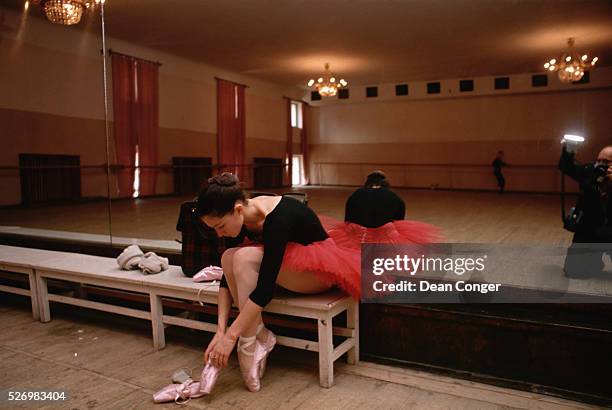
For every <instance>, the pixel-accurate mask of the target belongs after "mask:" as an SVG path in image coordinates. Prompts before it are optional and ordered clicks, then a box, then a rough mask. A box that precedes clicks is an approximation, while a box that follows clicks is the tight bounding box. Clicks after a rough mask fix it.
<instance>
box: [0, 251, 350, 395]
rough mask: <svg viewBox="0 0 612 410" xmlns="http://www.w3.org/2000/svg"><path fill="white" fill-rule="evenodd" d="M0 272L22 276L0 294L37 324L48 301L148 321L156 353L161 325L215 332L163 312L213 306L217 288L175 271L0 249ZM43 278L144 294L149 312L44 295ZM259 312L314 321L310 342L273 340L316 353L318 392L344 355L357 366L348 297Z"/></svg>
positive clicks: (334, 295) (293, 302) (282, 304)
mask: <svg viewBox="0 0 612 410" xmlns="http://www.w3.org/2000/svg"><path fill="white" fill-rule="evenodd" d="M0 269H1V270H4V271H7V272H13V273H22V274H27V275H28V277H29V283H30V289H29V290H27V289H22V288H16V287H8V286H0V291H5V292H11V293H17V294H21V295H24V296H29V297H30V298H31V301H32V312H33V317H34V319H35V320H37V319H40V321H41V322H43V323H46V322H49V321H51V309H50V302H56V303H64V304H68V305H72V306H78V307H83V308H89V309H95V310H100V311H104V312H110V313H115V314H119V315H124V316H129V317H135V318H138V319H144V320H148V321H150V322H151V327H152V336H153V347H154V349H156V350H158V349H162V348H164V347H165V346H166V339H165V334H164V329H165V326H167V325H174V326H182V327H187V328H191V329H197V330H204V331H208V332H215V331H216V329H217V325H216V323H215V324H213V323H207V322H202V321H199V320H194V319H189V318H183V317H178V316H173V315H169V314H165V313H164V307H163V300H164V299H179V300H182V301H189V302H199V303H202V304H210V305H216V303H217V294H218V291H219V288H218V285H214V286H211V285H210V284H208V283H195V282H193V281H192V279H191V278H188V277H186V276H185V275H183V273H182V271H181V268H180V267H179V266H174V265H171V266H170V267H169V269H167V270H165V271H163V272H161V273H159V274H154V275H145V274H143V273H142V272H140V271H125V270H121V269H119V267H118V266H117V262H116V261H115V259H114V258H106V257H100V256H93V255H84V254H78V253H69V252H56V251H47V250H38V249H29V248H21V247H13V246H4V245H0ZM48 279H55V280H62V281H67V282H72V283H77V284H86V285H93V286H101V287H105V288H110V289H114V290H120V291H128V292H135V293H139V294H144V295H147V296H148V298H149V310H142V309H135V308H128V307H124V306H117V305H113V304H110V303H107V302H97V301H92V300H87V299H81V298H78V297H74V296H66V295H59V294H54V293H50V292H49V288H48V286H47V280H48ZM264 311H265V312H270V313H274V314H279V315H283V316H288V317H299V318H307V319H312V320H316V321H317V334H316V336H317V337H316V340H310V339H303V338H296V337H289V336H282V335H277V343H278V344H279V345H283V346H288V347H293V348H297V349H303V350H308V351H312V352H317V353H318V357H319V383H320V385H321V386H322V387H325V388H329V387H331V386H332V385H333V383H334V362H335V361H336V360H338V359H339V358H340V357H342V356H343V355H344V354H345V353H346V355H347V362H348V363H349V364H356V363H357V362H358V361H359V304H358V302H357V301H355V300H353V299H352V298H350V297H349V296H347V295H345V294H343V293H341V292H339V291H330V292H326V293H321V294H317V295H299V294H291V295H281V296H278V297H275V298H274V299H273V300H272V301H271V302H270V303H269V304H268V305H267V306H266V308H265V309H264ZM343 312H346V317H347V319H346V326H344V327H343V326H334V325H333V320H334V318H335V317H336V316H338V315H339V314H341V313H343ZM334 336H338V337H341V338H342V339H343V341H341V342H340V343H339V344H338V345H337V346H334Z"/></svg>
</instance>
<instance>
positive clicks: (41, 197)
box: [19, 154, 81, 206]
mask: <svg viewBox="0 0 612 410" xmlns="http://www.w3.org/2000/svg"><path fill="white" fill-rule="evenodd" d="M80 166H81V158H80V157H79V156H78V155H51V154H19V176H20V181H21V203H22V204H23V205H26V206H30V205H35V204H40V203H50V202H62V201H73V200H75V199H79V198H81V168H80Z"/></svg>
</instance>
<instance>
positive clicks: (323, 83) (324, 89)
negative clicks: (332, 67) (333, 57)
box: [308, 63, 348, 97]
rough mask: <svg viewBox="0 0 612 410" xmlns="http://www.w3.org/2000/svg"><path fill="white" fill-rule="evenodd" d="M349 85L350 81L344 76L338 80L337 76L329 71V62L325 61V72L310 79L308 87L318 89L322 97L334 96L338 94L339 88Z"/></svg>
mask: <svg viewBox="0 0 612 410" xmlns="http://www.w3.org/2000/svg"><path fill="white" fill-rule="evenodd" d="M347 85H348V83H347V82H346V81H345V80H344V79H343V78H341V79H340V80H336V77H334V75H333V74H332V73H331V71H329V63H325V72H324V73H323V75H322V76H321V77H319V78H318V79H317V80H315V79H311V80H310V81H308V87H311V88H314V89H315V90H316V91H318V92H319V94H321V97H333V96H335V95H336V94H338V89H340V88H344V87H346V86H347Z"/></svg>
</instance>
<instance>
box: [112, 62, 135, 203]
mask: <svg viewBox="0 0 612 410" xmlns="http://www.w3.org/2000/svg"><path fill="white" fill-rule="evenodd" d="M111 56H112V69H113V111H114V115H115V122H114V139H115V153H116V155H117V164H118V165H120V166H124V167H126V168H120V169H119V171H118V173H117V183H118V186H117V187H118V190H119V192H118V194H119V197H131V196H132V193H133V191H134V189H133V185H134V169H133V168H132V167H133V166H134V156H135V153H136V144H137V137H136V135H137V133H136V130H135V123H134V121H133V120H132V119H133V117H134V112H135V105H136V90H135V85H136V84H135V81H134V59H133V58H131V57H128V56H124V55H120V54H112V55H111Z"/></svg>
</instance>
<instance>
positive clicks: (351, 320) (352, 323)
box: [346, 300, 359, 364]
mask: <svg viewBox="0 0 612 410" xmlns="http://www.w3.org/2000/svg"><path fill="white" fill-rule="evenodd" d="M346 327H348V328H349V329H353V330H354V335H355V336H354V339H355V346H354V347H353V348H352V349H351V350H349V351H348V352H347V355H346V362H347V363H348V364H357V363H359V302H356V301H354V300H352V301H351V302H350V304H349V307H348V309H347V311H346Z"/></svg>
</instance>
